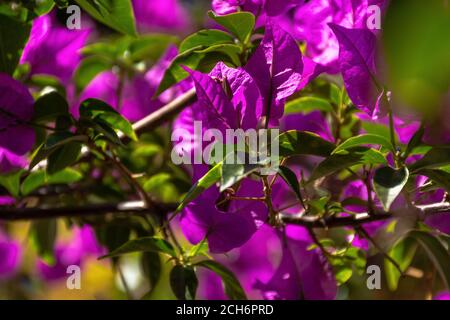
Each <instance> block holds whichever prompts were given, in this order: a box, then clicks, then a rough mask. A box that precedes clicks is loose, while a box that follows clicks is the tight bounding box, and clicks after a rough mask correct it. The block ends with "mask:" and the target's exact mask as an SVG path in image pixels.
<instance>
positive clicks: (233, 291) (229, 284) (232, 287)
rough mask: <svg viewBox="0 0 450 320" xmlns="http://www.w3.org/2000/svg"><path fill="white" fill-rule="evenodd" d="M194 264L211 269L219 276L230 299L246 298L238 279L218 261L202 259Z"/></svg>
mask: <svg viewBox="0 0 450 320" xmlns="http://www.w3.org/2000/svg"><path fill="white" fill-rule="evenodd" d="M195 265H196V266H199V267H203V268H206V269H209V270H211V271H212V272H214V273H215V274H217V275H218V276H220V278H221V279H222V282H223V284H224V287H225V294H226V295H227V296H228V298H230V299H231V300H246V299H247V296H246V295H245V292H244V289H242V287H241V284H240V283H239V280H238V279H237V278H236V276H235V275H234V274H233V273H232V272H231V271H230V270H228V269H227V268H225V267H224V266H223V265H221V264H220V263H218V262H216V261H213V260H204V261H201V262H198V263H196V264H195Z"/></svg>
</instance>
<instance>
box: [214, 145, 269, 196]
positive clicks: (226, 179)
mask: <svg viewBox="0 0 450 320" xmlns="http://www.w3.org/2000/svg"><path fill="white" fill-rule="evenodd" d="M233 157H234V161H233V160H232V158H233ZM243 158H244V159H243ZM239 159H241V160H242V161H238V160H239ZM237 162H244V163H237ZM245 162H247V161H246V159H245V156H244V153H239V152H238V153H235V152H232V153H230V154H228V155H227V156H226V158H225V161H224V163H223V165H222V177H221V182H220V191H221V192H222V191H224V190H226V189H228V188H230V187H231V186H233V185H235V184H236V183H238V182H239V181H241V180H242V179H244V178H245V177H247V176H249V175H250V174H252V173H253V172H255V171H256V170H258V169H259V168H261V166H260V165H258V164H246V163H245Z"/></svg>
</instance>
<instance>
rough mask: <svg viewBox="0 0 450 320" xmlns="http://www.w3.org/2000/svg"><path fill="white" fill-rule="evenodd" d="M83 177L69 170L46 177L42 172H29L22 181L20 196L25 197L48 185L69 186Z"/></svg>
mask: <svg viewBox="0 0 450 320" xmlns="http://www.w3.org/2000/svg"><path fill="white" fill-rule="evenodd" d="M82 177H83V175H82V174H81V173H80V172H78V171H76V170H74V169H71V168H67V169H64V170H61V171H59V172H58V173H55V174H53V175H48V174H47V172H45V171H44V170H39V171H34V172H31V173H30V174H29V175H28V177H26V179H25V180H24V181H23V183H22V186H21V189H22V194H23V195H25V196H26V195H27V194H30V193H31V192H33V191H34V190H36V189H38V188H40V187H42V186H45V185H49V184H69V183H74V182H78V181H80V180H81V178H82Z"/></svg>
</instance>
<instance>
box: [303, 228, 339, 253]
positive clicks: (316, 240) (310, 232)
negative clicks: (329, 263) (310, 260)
mask: <svg viewBox="0 0 450 320" xmlns="http://www.w3.org/2000/svg"><path fill="white" fill-rule="evenodd" d="M308 233H309V235H310V236H311V238H312V240H313V242H314V243H315V244H316V245H317V246H318V247H319V249H320V250H321V251H322V253H323V254H324V255H325V257H326V258H327V259H328V258H334V257H333V254H332V253H330V252H329V251H328V250H327V249H326V248H325V247H324V246H323V244H322V243H321V242H320V240H319V238H317V235H316V234H315V233H314V230H313V229H312V228H308Z"/></svg>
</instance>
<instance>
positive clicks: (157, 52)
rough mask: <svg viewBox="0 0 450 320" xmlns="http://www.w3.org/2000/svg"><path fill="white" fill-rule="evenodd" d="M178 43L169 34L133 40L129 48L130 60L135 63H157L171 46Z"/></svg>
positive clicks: (147, 35)
mask: <svg viewBox="0 0 450 320" xmlns="http://www.w3.org/2000/svg"><path fill="white" fill-rule="evenodd" d="M177 42H178V38H177V37H176V36H173V35H169V34H162V33H161V34H146V35H141V36H139V38H137V39H133V40H132V41H131V43H130V46H129V52H130V59H131V60H132V61H134V62H138V61H144V60H150V61H153V62H154V61H157V60H158V59H159V58H160V57H161V56H162V54H163V53H164V52H165V51H166V49H167V48H168V46H169V45H170V44H175V43H177Z"/></svg>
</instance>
